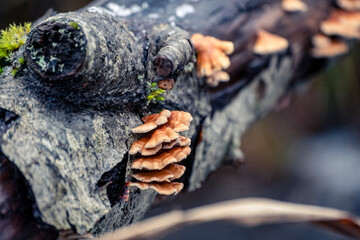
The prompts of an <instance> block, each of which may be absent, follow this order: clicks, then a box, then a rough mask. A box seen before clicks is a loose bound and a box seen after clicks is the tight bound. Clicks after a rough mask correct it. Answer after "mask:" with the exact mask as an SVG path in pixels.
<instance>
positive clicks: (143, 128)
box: [132, 110, 171, 133]
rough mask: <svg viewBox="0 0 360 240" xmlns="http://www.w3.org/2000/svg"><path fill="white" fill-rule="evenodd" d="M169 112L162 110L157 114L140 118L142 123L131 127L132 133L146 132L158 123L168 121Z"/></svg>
mask: <svg viewBox="0 0 360 240" xmlns="http://www.w3.org/2000/svg"><path fill="white" fill-rule="evenodd" d="M170 115H171V112H170V111H169V110H164V111H162V112H161V113H159V114H152V115H148V116H145V117H143V118H142V120H143V122H144V124H143V125H140V126H138V127H136V128H133V129H132V132H133V133H147V132H150V131H151V130H154V129H155V128H157V127H158V126H159V125H162V124H164V123H166V122H167V121H168V118H169V117H170Z"/></svg>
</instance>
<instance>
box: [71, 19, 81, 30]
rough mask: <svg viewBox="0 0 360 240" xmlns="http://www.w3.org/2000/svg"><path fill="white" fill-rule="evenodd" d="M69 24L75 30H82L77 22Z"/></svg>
mask: <svg viewBox="0 0 360 240" xmlns="http://www.w3.org/2000/svg"><path fill="white" fill-rule="evenodd" d="M69 24H70V26H72V27H73V28H75V29H80V27H79V24H78V23H77V22H74V21H71V22H70V23H69Z"/></svg>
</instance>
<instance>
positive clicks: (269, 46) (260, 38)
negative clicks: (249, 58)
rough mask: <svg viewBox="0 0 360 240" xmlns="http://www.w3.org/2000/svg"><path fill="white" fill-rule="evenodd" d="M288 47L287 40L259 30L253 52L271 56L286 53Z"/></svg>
mask: <svg viewBox="0 0 360 240" xmlns="http://www.w3.org/2000/svg"><path fill="white" fill-rule="evenodd" d="M288 47H289V42H288V40H286V39H285V38H283V37H280V36H277V35H275V34H272V33H269V32H267V31H264V30H259V31H258V32H257V38H256V41H255V44H254V46H253V52H254V53H256V54H259V55H269V54H274V53H277V52H281V51H284V50H285V49H287V48H288Z"/></svg>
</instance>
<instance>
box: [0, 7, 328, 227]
mask: <svg viewBox="0 0 360 240" xmlns="http://www.w3.org/2000/svg"><path fill="white" fill-rule="evenodd" d="M305 2H306V3H307V4H308V5H309V9H310V10H309V11H307V12H305V13H294V14H288V13H285V12H284V11H282V10H281V8H280V1H267V0H256V1H247V0H236V1H235V0H234V1H215V0H212V1H208V0H207V1H205V0H199V1H173V2H171V1H148V2H143V1H138V0H137V1H122V0H113V1H110V0H104V1H95V2H94V3H93V4H91V5H90V6H89V7H88V8H85V9H82V10H80V11H79V12H77V13H65V14H60V15H56V16H53V17H50V19H46V20H44V21H43V22H42V23H39V24H38V25H37V26H34V27H33V30H32V32H31V33H30V34H29V37H28V41H27V43H26V45H25V46H24V47H22V48H21V49H20V50H19V51H18V53H17V54H19V55H22V54H23V55H25V56H26V58H27V63H26V65H25V66H24V67H22V68H21V69H20V71H19V73H18V74H17V75H16V76H15V77H13V76H12V75H11V74H10V71H11V68H10V67H8V68H6V69H5V71H4V73H3V74H2V75H1V76H0V108H1V109H2V110H1V111H3V112H4V113H5V112H7V113H9V111H10V112H11V113H12V114H13V115H12V116H16V117H14V119H13V121H10V122H11V124H10V122H8V123H5V122H6V121H5V120H2V121H0V137H1V138H0V149H1V151H2V152H3V153H4V154H5V156H6V157H7V158H8V159H9V160H10V161H12V162H13V163H14V164H15V165H16V166H17V167H18V168H19V169H20V171H21V173H22V174H23V175H24V177H25V179H26V181H27V182H28V184H29V186H30V191H31V192H32V194H33V195H34V200H35V201H36V204H37V208H38V210H39V213H40V218H41V220H42V221H43V223H45V224H48V225H51V226H54V227H55V228H57V229H70V228H71V229H73V230H75V231H76V232H78V233H85V232H87V231H92V232H93V233H95V234H102V233H104V232H108V231H111V230H113V229H116V228H118V227H121V226H124V225H129V224H131V223H132V222H134V221H138V220H140V219H141V217H142V216H143V214H144V213H145V212H146V210H147V209H148V207H149V206H150V205H151V202H152V201H153V199H154V197H155V195H156V194H155V192H154V191H153V190H147V191H139V190H137V189H131V191H130V199H129V201H127V202H122V201H120V199H121V196H122V194H123V191H124V189H123V187H124V183H125V182H126V181H128V180H130V177H131V170H130V168H129V163H130V162H131V161H132V157H129V156H128V154H127V152H128V149H129V147H130V146H131V144H132V143H133V142H134V141H135V140H136V139H138V138H139V136H135V135H134V134H132V132H131V129H132V128H133V127H136V126H138V125H139V124H140V123H141V120H140V119H141V117H142V116H144V115H145V114H148V113H156V112H158V111H159V110H161V109H163V108H167V109H170V110H183V111H188V112H190V113H191V114H192V116H193V118H194V120H193V122H192V124H191V128H190V131H188V132H187V136H188V137H191V138H192V143H193V145H192V154H191V156H189V157H188V159H187V160H186V161H185V162H184V164H185V166H186V167H187V170H186V174H185V176H184V177H183V179H181V181H183V182H184V183H185V184H186V187H187V189H188V190H190V191H191V190H194V189H196V188H198V187H200V186H201V183H202V182H203V181H204V180H205V179H206V177H207V176H208V174H209V173H210V172H212V171H214V170H215V169H216V168H218V167H219V166H221V165H222V164H223V163H224V161H226V160H234V159H239V158H241V157H242V153H241V151H240V139H241V136H242V135H243V134H244V132H245V131H246V130H247V129H248V128H249V126H250V125H251V124H252V123H253V122H254V121H256V120H257V119H258V118H259V117H261V116H263V115H264V114H266V113H268V112H269V111H271V110H272V109H273V108H274V106H275V105H276V103H277V102H278V100H279V99H280V98H281V97H282V96H283V95H284V94H285V93H286V92H287V91H289V89H290V88H289V86H290V85H291V84H292V85H294V84H293V83H296V80H297V79H299V77H303V76H306V75H307V74H310V73H312V72H313V71H314V70H316V69H318V67H317V66H320V64H321V63H323V61H320V60H315V59H312V58H310V57H309V55H307V52H308V50H309V47H310V38H311V36H312V35H313V34H315V33H317V32H318V29H319V24H320V22H321V21H322V20H323V19H325V18H326V16H327V14H328V12H329V9H330V8H331V6H332V1H325V0H324V1H310V0H309V1H305ZM71 22H75V23H77V24H78V27H79V29H77V28H76V29H75V30H74V29H71V28H70V27H69V26H71V24H70V23H71ZM258 29H265V30H268V31H270V32H273V33H276V34H278V35H281V36H283V37H285V38H287V39H288V40H289V42H290V46H291V47H290V49H289V50H288V51H287V52H285V53H282V54H275V55H272V56H267V57H261V56H257V55H255V54H253V53H252V51H251V47H252V45H253V44H254V39H255V33H256V30H258ZM59 30H61V31H60V33H59ZM49 32H50V33H51V34H53V35H51V36H50V35H49ZM194 32H200V33H203V34H208V35H212V36H215V37H218V38H220V39H224V40H230V41H233V42H234V43H235V52H234V54H233V55H232V56H231V62H232V65H231V67H230V68H229V69H228V71H229V73H230V75H231V81H230V82H229V83H226V84H223V85H220V86H219V87H218V88H215V89H209V88H208V87H207V86H206V84H205V81H204V79H201V78H197V77H196V68H195V63H194V59H196V57H195V52H194V51H193V48H192V46H191V43H190V41H189V34H191V33H194ZM64 33H66V34H67V35H66V36H64V37H62V38H61V39H60V40H59V39H58V38H57V37H56V36H57V35H59V36H63V34H64ZM71 34H73V35H71ZM79 36H80V37H81V36H85V39H86V42H85V43H82V44H83V45H81V44H80V42H81V41H80V40H81V39H82V38H79V39H80V40H76V39H75V42H72V39H74V38H76V37H79ZM49 37H52V38H53V39H54V41H55V39H58V42H56V44H58V45H56V46H53V47H52V48H49V50H48V51H46V52H39V51H38V49H40V48H42V47H43V45H42V44H46V43H44V41H43V39H48V38H49ZM69 41H71V42H70V43H69ZM76 43H78V44H80V45H76V46H75V44H76ZM64 45H66V46H72V47H73V48H74V49H75V53H78V55H76V54H75V53H71V54H74V58H75V56H76V57H77V58H78V59H79V60H78V62H75V63H73V62H67V61H68V60H69V58H70V59H71V58H72V57H71V56H72V55H70V57H69V54H70V53H67V52H65V53H64V51H66V49H63V48H61V46H64ZM84 52H86V54H81V53H84ZM55 58H56V59H55ZM309 62H310V63H311V64H308V63H309ZM61 64H64V66H63V67H64V68H59V67H58V66H60V65H61ZM66 64H67V65H66ZM53 66H55V67H53ZM309 66H311V67H309ZM313 66H316V67H315V68H314V67H313ZM169 78H172V79H175V80H176V83H175V85H174V88H173V89H172V90H171V91H168V92H167V93H166V94H165V97H166V101H165V102H162V103H148V102H147V101H146V95H147V94H148V87H147V86H148V84H149V83H151V82H157V81H159V80H162V79H169ZM5 110H6V111H5ZM3 115H4V116H2V115H0V119H5V118H6V116H5V114H3Z"/></svg>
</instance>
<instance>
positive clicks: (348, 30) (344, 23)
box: [320, 11, 360, 39]
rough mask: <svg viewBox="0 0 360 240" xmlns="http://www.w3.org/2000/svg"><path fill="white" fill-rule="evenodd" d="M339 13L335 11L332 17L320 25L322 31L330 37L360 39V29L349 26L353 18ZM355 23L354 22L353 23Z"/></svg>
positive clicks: (352, 25) (355, 26)
mask: <svg viewBox="0 0 360 240" xmlns="http://www.w3.org/2000/svg"><path fill="white" fill-rule="evenodd" d="M346 16H347V14H344V13H341V12H339V11H333V12H332V13H331V14H330V17H329V18H328V19H326V20H325V21H323V22H322V23H321V25H320V29H321V31H322V32H323V33H324V34H326V35H328V36H333V35H336V36H341V37H344V38H349V39H352V38H356V39H360V32H359V27H358V26H357V25H354V24H348V22H349V21H350V20H349V19H351V17H349V16H347V17H346ZM351 22H352V23H353V21H351Z"/></svg>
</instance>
